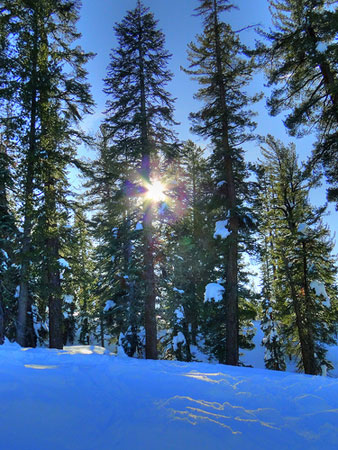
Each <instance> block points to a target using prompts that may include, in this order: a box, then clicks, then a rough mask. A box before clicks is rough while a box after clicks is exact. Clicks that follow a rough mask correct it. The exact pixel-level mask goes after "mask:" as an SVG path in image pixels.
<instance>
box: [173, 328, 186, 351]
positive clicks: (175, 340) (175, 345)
mask: <svg viewBox="0 0 338 450" xmlns="http://www.w3.org/2000/svg"><path fill="white" fill-rule="evenodd" d="M178 344H185V337H184V334H183V333H182V332H181V331H179V332H178V333H177V336H174V337H173V349H174V351H175V352H176V351H177V349H178Z"/></svg>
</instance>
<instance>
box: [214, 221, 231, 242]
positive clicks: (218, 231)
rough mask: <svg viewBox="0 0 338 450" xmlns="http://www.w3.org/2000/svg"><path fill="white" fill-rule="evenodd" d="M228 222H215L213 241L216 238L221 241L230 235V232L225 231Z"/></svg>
mask: <svg viewBox="0 0 338 450" xmlns="http://www.w3.org/2000/svg"><path fill="white" fill-rule="evenodd" d="M227 226H228V221H227V220H219V221H218V222H216V225H215V233H214V239H216V238H217V236H220V237H221V238H222V239H225V238H227V237H228V236H229V234H231V231H229V230H228V229H227Z"/></svg>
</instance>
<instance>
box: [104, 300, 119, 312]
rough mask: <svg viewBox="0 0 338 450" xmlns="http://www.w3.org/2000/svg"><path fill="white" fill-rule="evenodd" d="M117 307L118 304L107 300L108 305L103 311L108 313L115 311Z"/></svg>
mask: <svg viewBox="0 0 338 450" xmlns="http://www.w3.org/2000/svg"><path fill="white" fill-rule="evenodd" d="M115 305H116V303H115V302H114V301H113V300H107V301H106V305H105V307H104V308H103V311H104V312H107V311H109V310H110V309H113V308H114V306H115Z"/></svg>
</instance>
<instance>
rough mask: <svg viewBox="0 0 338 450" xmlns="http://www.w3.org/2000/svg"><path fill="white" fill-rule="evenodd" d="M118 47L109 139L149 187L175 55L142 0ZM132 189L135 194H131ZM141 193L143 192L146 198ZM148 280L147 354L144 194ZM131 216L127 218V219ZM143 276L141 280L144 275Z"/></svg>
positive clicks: (152, 326)
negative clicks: (171, 52)
mask: <svg viewBox="0 0 338 450" xmlns="http://www.w3.org/2000/svg"><path fill="white" fill-rule="evenodd" d="M115 32H116V35H117V40H118V46H117V48H116V49H114V50H113V52H112V54H111V62H110V65H109V67H108V74H107V77H106V79H105V84H106V88H105V93H106V94H108V96H109V98H108V101H107V112H106V113H107V118H106V121H105V127H106V129H107V132H108V136H109V139H110V144H111V145H113V146H114V147H115V149H116V152H117V154H118V152H119V153H120V154H121V155H124V157H125V164H127V165H131V166H133V165H136V167H137V171H138V175H137V177H135V176H134V177H133V179H131V180H129V181H132V182H133V184H134V186H135V191H134V193H135V194H136V193H137V192H138V193H140V191H141V192H142V191H143V192H144V193H145V192H146V191H147V189H150V186H151V185H152V182H153V180H154V179H155V178H156V175H155V174H154V173H152V172H153V170H152V164H153V163H154V160H155V159H156V154H157V153H158V152H159V151H163V152H166V153H168V151H170V150H171V148H172V146H170V145H169V144H170V143H171V142H172V140H173V133H172V132H171V131H170V129H169V127H170V126H171V125H172V124H173V123H174V121H173V100H172V99H171V97H170V95H169V93H168V92H167V91H166V90H165V85H166V84H167V83H168V82H169V81H170V79H171V73H170V72H169V71H168V69H167V62H168V59H169V57H170V55H169V53H168V52H167V51H166V50H165V49H164V35H163V33H162V32H161V31H160V30H158V29H157V28H156V21H155V19H154V17H153V15H152V14H151V13H150V12H149V10H148V9H147V8H145V7H144V6H143V5H142V3H141V2H140V1H138V4H137V7H136V8H135V9H134V10H132V11H129V12H128V13H127V15H126V17H125V18H124V19H123V21H122V22H121V23H120V24H117V25H116V26H115ZM132 191H133V189H131V192H130V195H129V196H132ZM141 198H142V197H141ZM141 203H142V208H143V218H142V239H143V264H144V270H143V275H142V278H143V283H142V291H143V295H142V299H143V301H144V324H145V332H146V357H147V358H151V359H155V358H156V357H157V325H156V313H155V300H156V280H155V272H154V228H153V216H154V211H153V202H152V200H151V199H148V200H147V199H146V198H145V197H143V199H142V201H141ZM126 220H127V221H128V218H127V219H126ZM140 281H141V280H140Z"/></svg>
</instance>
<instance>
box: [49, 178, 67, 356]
mask: <svg viewBox="0 0 338 450" xmlns="http://www.w3.org/2000/svg"><path fill="white" fill-rule="evenodd" d="M48 172H49V171H47V181H46V184H45V202H46V203H45V208H46V212H45V214H46V218H47V224H46V234H47V238H46V255H47V261H46V264H47V292H48V305H49V348H59V349H62V348H63V316H62V299H61V281H60V269H59V261H58V259H59V237H58V227H57V222H56V200H55V182H56V180H54V179H53V178H52V177H51V176H50V174H49V173H48Z"/></svg>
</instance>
